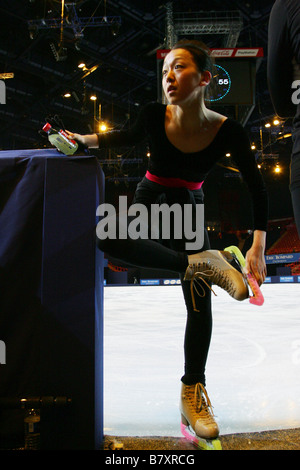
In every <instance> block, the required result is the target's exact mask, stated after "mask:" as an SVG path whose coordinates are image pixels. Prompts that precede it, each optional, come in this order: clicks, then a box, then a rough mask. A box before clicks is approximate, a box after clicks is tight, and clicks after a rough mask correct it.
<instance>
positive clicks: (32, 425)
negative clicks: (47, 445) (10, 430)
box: [24, 408, 41, 450]
mask: <svg viewBox="0 0 300 470" xmlns="http://www.w3.org/2000/svg"><path fill="white" fill-rule="evenodd" d="M40 421H41V417H40V410H38V409H34V408H29V409H26V410H25V417H24V428H25V429H24V431H25V450H39V449H40V440H41V434H40Z"/></svg>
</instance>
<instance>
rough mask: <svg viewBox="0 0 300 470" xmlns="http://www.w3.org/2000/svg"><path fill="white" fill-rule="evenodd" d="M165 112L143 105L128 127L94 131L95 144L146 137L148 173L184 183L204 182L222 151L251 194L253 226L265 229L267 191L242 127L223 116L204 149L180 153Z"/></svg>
mask: <svg viewBox="0 0 300 470" xmlns="http://www.w3.org/2000/svg"><path fill="white" fill-rule="evenodd" d="M165 113H166V105H163V104H160V103H150V104H148V105H146V106H145V107H143V108H142V110H141V111H140V113H139V116H138V118H137V120H136V122H135V124H134V125H133V126H132V127H131V128H130V129H128V130H115V131H111V132H108V133H106V134H98V139H99V147H100V148H108V147H122V146H127V145H134V144H136V143H138V142H141V141H143V140H145V139H147V140H148V144H149V148H150V152H151V156H150V158H149V164H148V170H149V172H150V173H151V174H152V175H155V176H157V177H163V178H180V179H181V180H185V181H187V182H202V181H204V180H205V178H206V176H207V175H208V173H209V172H210V171H211V170H212V168H213V167H214V165H215V164H216V163H217V162H218V161H219V160H220V159H221V158H223V157H224V156H225V154H226V153H230V154H231V156H232V158H233V160H234V162H235V163H236V165H237V167H238V169H239V171H240V172H241V174H242V177H243V179H244V181H245V182H246V183H247V185H248V188H249V191H250V194H251V197H252V203H253V216H254V227H253V228H254V229H258V230H264V231H266V228H267V218H268V196H267V191H266V187H265V184H264V181H263V178H262V176H261V173H260V171H259V169H258V167H257V164H256V161H255V157H254V155H253V152H252V151H251V148H250V141H249V138H248V135H247V133H246V132H245V130H244V128H243V127H242V126H241V125H240V124H239V123H238V122H236V121H234V120H232V119H226V120H225V121H224V122H223V124H222V126H221V128H220V129H219V131H218V133H217V135H216V137H215V138H214V140H213V141H212V142H211V143H210V144H209V145H208V146H207V147H206V148H204V149H203V150H200V151H198V152H192V153H184V152H182V151H180V150H179V149H177V148H176V147H175V146H174V145H173V144H172V143H171V142H170V141H169V139H168V137H167V135H166V132H165Z"/></svg>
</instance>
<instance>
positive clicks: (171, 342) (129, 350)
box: [104, 283, 300, 437]
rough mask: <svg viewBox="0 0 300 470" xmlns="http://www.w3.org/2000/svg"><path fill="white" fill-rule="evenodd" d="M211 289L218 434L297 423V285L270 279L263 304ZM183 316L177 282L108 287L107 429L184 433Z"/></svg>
mask: <svg viewBox="0 0 300 470" xmlns="http://www.w3.org/2000/svg"><path fill="white" fill-rule="evenodd" d="M214 291H215V292H216V294H217V297H215V296H213V318H214V327H213V335H212V342H211V348H210V354H209V358H208V362H207V368H206V377H207V384H206V388H207V391H208V394H209V397H210V399H211V402H212V405H213V409H214V413H215V416H216V420H217V421H218V423H219V427H220V434H221V435H224V434H232V433H243V432H260V431H266V430H274V429H289V428H295V427H300V284H297V283H295V284H265V285H264V286H263V287H262V292H263V295H264V297H265V303H264V305H263V306H261V307H257V306H253V305H251V304H250V303H249V301H248V300H247V301H244V302H237V301H235V300H233V299H232V298H231V297H230V296H229V295H228V294H227V293H226V292H224V291H222V290H221V289H220V288H218V287H216V286H214ZM185 317H186V314H185V305H184V302H183V298H182V293H181V287H180V286H128V287H113V286H111V287H109V286H107V287H105V289H104V433H105V434H110V435H116V436H175V437H176V436H180V435H181V434H180V413H179V409H178V406H179V395H180V386H181V384H180V377H181V376H182V374H183V336H184V329H185ZM170 318H171V319H172V322H171V327H168V322H169V319H170Z"/></svg>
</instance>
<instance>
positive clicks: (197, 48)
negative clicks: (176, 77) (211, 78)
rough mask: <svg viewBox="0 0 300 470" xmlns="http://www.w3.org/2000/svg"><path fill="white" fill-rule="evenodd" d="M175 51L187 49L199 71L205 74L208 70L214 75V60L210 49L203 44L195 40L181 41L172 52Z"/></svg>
mask: <svg viewBox="0 0 300 470" xmlns="http://www.w3.org/2000/svg"><path fill="white" fill-rule="evenodd" d="M173 49H185V50H187V51H189V52H190V54H191V55H192V57H193V60H194V62H195V64H196V65H197V67H198V69H199V71H200V72H204V71H205V70H208V71H209V72H210V73H211V74H212V72H213V60H212V58H211V55H210V50H209V48H208V47H207V46H206V45H205V44H204V43H203V42H201V41H196V40H194V39H191V40H189V39H181V40H180V41H178V42H177V43H176V44H175V45H174V46H173V47H172V50H173Z"/></svg>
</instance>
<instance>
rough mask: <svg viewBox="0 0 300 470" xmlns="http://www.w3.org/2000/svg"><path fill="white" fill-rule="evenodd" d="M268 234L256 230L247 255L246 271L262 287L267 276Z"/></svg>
mask: <svg viewBox="0 0 300 470" xmlns="http://www.w3.org/2000/svg"><path fill="white" fill-rule="evenodd" d="M265 249H266V232H265V231H263V230H254V232H253V242H252V246H251V248H250V249H249V250H248V251H247V253H246V258H245V259H246V271H247V272H251V273H252V274H253V276H254V277H255V278H256V280H257V283H258V285H261V284H262V283H263V282H264V280H265V278H266V275H267V268H266V262H265Z"/></svg>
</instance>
